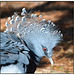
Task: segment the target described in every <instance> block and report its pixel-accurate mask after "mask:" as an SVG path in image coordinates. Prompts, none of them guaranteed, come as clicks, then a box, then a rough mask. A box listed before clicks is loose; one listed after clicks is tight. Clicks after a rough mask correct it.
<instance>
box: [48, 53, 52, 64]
mask: <svg viewBox="0 0 75 75" xmlns="http://www.w3.org/2000/svg"><path fill="white" fill-rule="evenodd" d="M47 58H48V59H49V61H50V63H51V65H53V60H52V56H51V55H50V54H49V53H48V54H47Z"/></svg>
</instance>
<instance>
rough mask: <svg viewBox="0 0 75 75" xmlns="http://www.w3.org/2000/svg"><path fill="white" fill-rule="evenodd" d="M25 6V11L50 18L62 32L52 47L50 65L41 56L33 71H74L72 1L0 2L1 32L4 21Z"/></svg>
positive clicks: (4, 27)
mask: <svg viewBox="0 0 75 75" xmlns="http://www.w3.org/2000/svg"><path fill="white" fill-rule="evenodd" d="M23 7H25V8H26V10H27V12H31V13H36V14H37V15H40V14H41V15H43V17H42V18H45V19H46V20H51V21H52V22H54V23H55V24H56V26H57V27H58V28H59V30H61V32H62V33H63V41H62V42H61V43H60V44H58V46H56V47H55V48H54V52H53V57H52V59H53V61H54V65H53V66H52V65H51V64H50V62H49V60H48V59H47V58H46V57H43V58H42V60H41V62H40V65H39V66H38V67H37V69H36V72H35V73H53V74H55V73H61V74H62V73H66V74H67V73H71V74H73V73H74V2H73V1H60V2H59V1H40V2H25V1H24V2H22V1H20V2H17V1H16V2H11V1H8V2H1V7H0V14H1V16H0V20H1V30H0V31H1V32H3V31H4V30H5V29H6V26H5V22H6V21H7V18H8V17H9V16H12V15H13V14H14V12H17V13H18V14H20V13H21V9H22V8H23Z"/></svg>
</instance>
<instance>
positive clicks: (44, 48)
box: [42, 45, 53, 65]
mask: <svg viewBox="0 0 75 75" xmlns="http://www.w3.org/2000/svg"><path fill="white" fill-rule="evenodd" d="M42 50H43V52H44V54H45V56H46V57H47V58H48V59H49V61H50V62H51V64H52V65H53V60H52V54H53V50H50V49H48V47H45V46H43V45H42Z"/></svg>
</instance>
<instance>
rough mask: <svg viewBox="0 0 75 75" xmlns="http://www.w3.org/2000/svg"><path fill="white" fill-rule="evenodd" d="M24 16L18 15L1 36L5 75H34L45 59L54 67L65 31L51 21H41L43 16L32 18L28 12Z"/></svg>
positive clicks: (23, 12)
mask: <svg viewBox="0 0 75 75" xmlns="http://www.w3.org/2000/svg"><path fill="white" fill-rule="evenodd" d="M21 16H22V17H20V15H15V14H14V15H13V16H12V17H11V20H10V22H6V26H7V29H6V31H4V32H0V34H1V40H0V43H1V47H0V57H1V64H0V66H1V73H34V72H35V70H36V66H37V65H39V63H40V61H41V58H42V57H43V56H46V57H47V58H48V59H49V60H50V62H51V64H52V65H53V60H52V54H53V48H54V47H55V46H56V45H57V44H58V43H59V42H60V41H61V39H62V36H63V35H62V34H61V31H58V29H57V28H56V26H55V24H54V23H53V22H51V21H50V20H49V21H46V19H42V20H41V17H42V15H39V17H37V14H29V13H27V12H26V10H25V8H23V9H22V13H21ZM9 23H10V24H9ZM14 68H15V69H14ZM11 69H12V70H11ZM13 69H14V70H13Z"/></svg>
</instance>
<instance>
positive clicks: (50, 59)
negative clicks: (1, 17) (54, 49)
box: [49, 58, 53, 66]
mask: <svg viewBox="0 0 75 75" xmlns="http://www.w3.org/2000/svg"><path fill="white" fill-rule="evenodd" d="M49 61H50V62H51V65H52V66H53V60H52V58H49Z"/></svg>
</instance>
